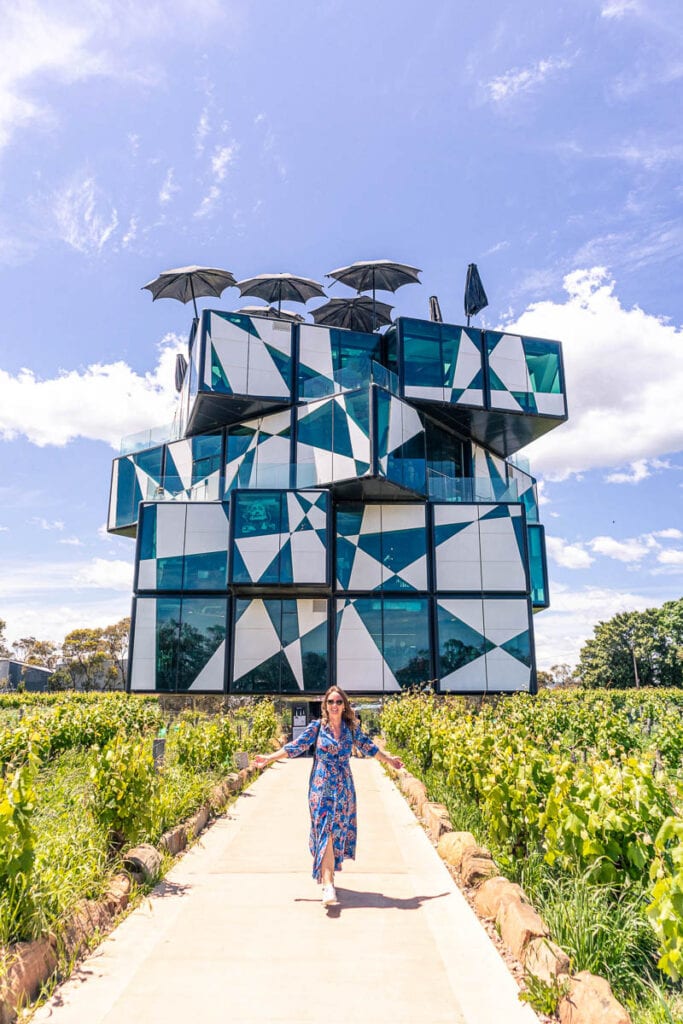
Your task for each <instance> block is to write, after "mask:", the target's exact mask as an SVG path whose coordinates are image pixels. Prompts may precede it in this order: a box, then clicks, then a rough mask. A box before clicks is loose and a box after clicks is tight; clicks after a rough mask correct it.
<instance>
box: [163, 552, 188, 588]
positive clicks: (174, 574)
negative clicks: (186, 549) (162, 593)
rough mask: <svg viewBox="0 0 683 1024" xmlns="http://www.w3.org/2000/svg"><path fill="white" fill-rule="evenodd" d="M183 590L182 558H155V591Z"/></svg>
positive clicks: (175, 556)
mask: <svg viewBox="0 0 683 1024" xmlns="http://www.w3.org/2000/svg"><path fill="white" fill-rule="evenodd" d="M182 589H183V558H182V556H181V555H173V556H171V557H169V558H157V590H182Z"/></svg>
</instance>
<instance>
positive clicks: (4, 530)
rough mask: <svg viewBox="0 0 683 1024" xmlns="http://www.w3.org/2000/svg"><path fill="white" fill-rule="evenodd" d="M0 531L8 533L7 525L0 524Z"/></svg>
mask: <svg viewBox="0 0 683 1024" xmlns="http://www.w3.org/2000/svg"><path fill="white" fill-rule="evenodd" d="M0 533H9V526H0Z"/></svg>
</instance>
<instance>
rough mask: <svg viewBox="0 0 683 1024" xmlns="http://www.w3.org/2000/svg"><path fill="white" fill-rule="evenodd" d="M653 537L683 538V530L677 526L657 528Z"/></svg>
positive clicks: (663, 538)
mask: <svg viewBox="0 0 683 1024" xmlns="http://www.w3.org/2000/svg"><path fill="white" fill-rule="evenodd" d="M652 536H653V537H661V538H662V540H683V530H679V529H678V527H676V526H670V527H668V529H666V530H655V531H654V532H653V534H652Z"/></svg>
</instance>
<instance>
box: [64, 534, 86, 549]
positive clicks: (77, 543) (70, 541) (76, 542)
mask: <svg viewBox="0 0 683 1024" xmlns="http://www.w3.org/2000/svg"><path fill="white" fill-rule="evenodd" d="M58 543H59V544H66V545H68V546H69V547H73V548H82V547H83V541H82V540H81V539H80V537H61V538H60V540H59V542H58Z"/></svg>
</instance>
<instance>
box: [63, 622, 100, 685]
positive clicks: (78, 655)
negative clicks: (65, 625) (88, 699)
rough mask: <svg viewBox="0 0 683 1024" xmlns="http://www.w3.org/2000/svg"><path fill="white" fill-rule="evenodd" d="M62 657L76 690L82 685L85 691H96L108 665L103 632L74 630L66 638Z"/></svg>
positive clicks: (97, 630) (98, 630)
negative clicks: (99, 677) (100, 677)
mask: <svg viewBox="0 0 683 1024" xmlns="http://www.w3.org/2000/svg"><path fill="white" fill-rule="evenodd" d="M62 657H63V659H64V662H65V667H66V669H67V671H68V672H69V673H70V675H71V679H72V682H73V686H74V688H75V687H76V686H78V685H79V684H80V685H81V687H82V689H84V690H93V689H95V686H96V683H97V677H98V676H99V675H101V673H102V670H103V668H105V667H106V663H107V654H106V651H104V650H103V643H102V630H101V629H72V630H71V632H70V633H67V635H66V636H65V637H64V643H63V644H62Z"/></svg>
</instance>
